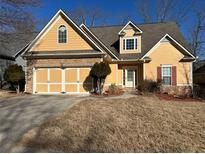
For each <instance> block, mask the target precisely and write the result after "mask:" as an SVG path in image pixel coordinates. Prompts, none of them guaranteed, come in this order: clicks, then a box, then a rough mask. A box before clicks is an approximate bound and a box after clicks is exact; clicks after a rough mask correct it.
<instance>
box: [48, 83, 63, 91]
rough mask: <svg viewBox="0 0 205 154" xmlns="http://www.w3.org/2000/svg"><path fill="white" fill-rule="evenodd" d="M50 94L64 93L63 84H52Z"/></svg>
mask: <svg viewBox="0 0 205 154" xmlns="http://www.w3.org/2000/svg"><path fill="white" fill-rule="evenodd" d="M50 92H62V85H61V84H50Z"/></svg>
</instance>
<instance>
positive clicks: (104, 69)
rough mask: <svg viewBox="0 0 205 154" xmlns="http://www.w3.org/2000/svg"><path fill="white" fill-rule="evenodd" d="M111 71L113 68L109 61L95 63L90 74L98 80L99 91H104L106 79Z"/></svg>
mask: <svg viewBox="0 0 205 154" xmlns="http://www.w3.org/2000/svg"><path fill="white" fill-rule="evenodd" d="M110 73H111V68H110V66H109V64H108V63H107V62H100V63H95V64H94V65H93V67H92V69H91V71H90V75H91V76H92V77H93V78H94V81H96V82H97V84H96V85H97V92H98V93H100V94H101V93H102V89H103V86H104V81H105V78H106V77H107V75H109V74H110Z"/></svg>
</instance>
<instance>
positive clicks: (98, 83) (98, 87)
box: [97, 78, 100, 94]
mask: <svg viewBox="0 0 205 154" xmlns="http://www.w3.org/2000/svg"><path fill="white" fill-rule="evenodd" d="M97 93H98V94H100V79H99V78H98V79H97Z"/></svg>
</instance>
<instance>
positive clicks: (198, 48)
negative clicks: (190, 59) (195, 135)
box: [190, 9, 205, 56]
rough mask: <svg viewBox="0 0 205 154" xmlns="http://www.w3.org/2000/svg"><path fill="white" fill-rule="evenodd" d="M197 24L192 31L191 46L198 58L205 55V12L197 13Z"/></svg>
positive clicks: (202, 10)
mask: <svg viewBox="0 0 205 154" xmlns="http://www.w3.org/2000/svg"><path fill="white" fill-rule="evenodd" d="M195 14H196V17H195V24H194V25H193V27H192V28H191V31H190V45H191V46H192V50H193V53H194V54H195V55H197V56H204V55H205V52H204V50H205V10H204V9H201V10H199V9H197V10H196V11H195Z"/></svg>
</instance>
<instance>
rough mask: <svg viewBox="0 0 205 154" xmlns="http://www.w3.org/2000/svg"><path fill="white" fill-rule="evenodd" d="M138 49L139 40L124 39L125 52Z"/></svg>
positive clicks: (133, 38)
mask: <svg viewBox="0 0 205 154" xmlns="http://www.w3.org/2000/svg"><path fill="white" fill-rule="evenodd" d="M136 49H137V38H135V37H132V38H124V39H123V50H136Z"/></svg>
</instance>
